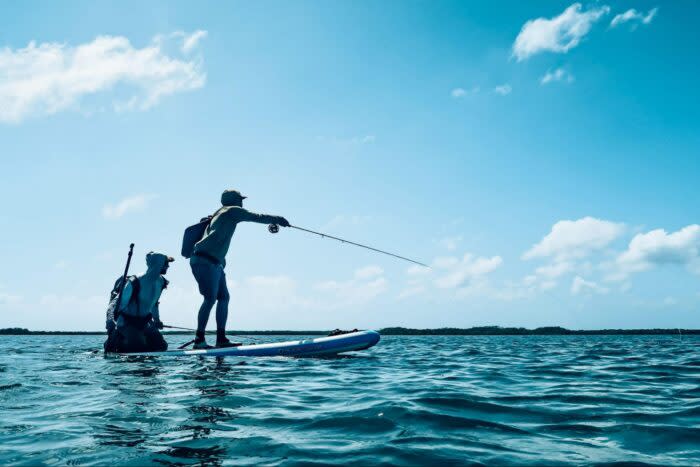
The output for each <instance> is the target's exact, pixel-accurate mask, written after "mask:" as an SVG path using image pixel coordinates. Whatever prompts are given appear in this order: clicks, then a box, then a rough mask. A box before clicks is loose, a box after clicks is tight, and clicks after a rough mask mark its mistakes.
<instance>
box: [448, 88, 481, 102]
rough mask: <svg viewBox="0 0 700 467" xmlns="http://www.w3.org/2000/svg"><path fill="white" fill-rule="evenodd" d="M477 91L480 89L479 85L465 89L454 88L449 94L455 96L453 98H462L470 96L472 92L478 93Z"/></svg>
mask: <svg viewBox="0 0 700 467" xmlns="http://www.w3.org/2000/svg"><path fill="white" fill-rule="evenodd" d="M479 91H481V88H480V87H479V86H474V87H473V88H471V89H469V90H467V89H464V88H454V89H453V90H452V91H451V92H450V95H451V96H452V97H453V98H455V99H462V98H465V97H467V96H472V95H474V94H478V93H479Z"/></svg>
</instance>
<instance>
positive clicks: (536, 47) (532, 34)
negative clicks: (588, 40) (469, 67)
mask: <svg viewBox="0 0 700 467" xmlns="http://www.w3.org/2000/svg"><path fill="white" fill-rule="evenodd" d="M609 12H610V7H608V6H606V5H603V6H600V7H593V8H591V9H590V10H587V11H582V9H581V4H580V3H574V4H573V5H571V6H570V7H568V8H567V9H566V10H564V12H563V13H562V14H560V15H559V16H555V17H553V18H549V19H548V18H537V19H533V20H529V21H527V22H526V23H525V24H524V25H523V27H522V29H521V30H520V33H519V34H518V37H516V39H515V42H514V43H513V55H514V56H515V57H516V58H517V59H518V61H522V60H525V59H527V58H529V57H531V56H532V55H535V54H537V53H540V52H556V53H566V52H568V51H569V50H570V49H572V48H574V47H576V46H577V45H578V44H579V43H580V42H581V39H582V38H583V37H584V36H585V35H586V34H588V32H589V31H590V30H591V27H592V26H593V24H594V23H595V22H596V21H598V20H599V19H600V18H602V17H603V16H604V15H606V14H608V13H609Z"/></svg>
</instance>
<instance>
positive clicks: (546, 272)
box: [535, 261, 574, 279]
mask: <svg viewBox="0 0 700 467" xmlns="http://www.w3.org/2000/svg"><path fill="white" fill-rule="evenodd" d="M573 269H574V265H573V263H570V262H569V261H559V262H555V263H552V264H547V265H545V266H540V267H539V268H537V269H535V274H536V275H537V276H541V277H548V278H551V279H553V278H556V277H560V276H563V275H564V274H566V273H567V272H570V271H571V270H573Z"/></svg>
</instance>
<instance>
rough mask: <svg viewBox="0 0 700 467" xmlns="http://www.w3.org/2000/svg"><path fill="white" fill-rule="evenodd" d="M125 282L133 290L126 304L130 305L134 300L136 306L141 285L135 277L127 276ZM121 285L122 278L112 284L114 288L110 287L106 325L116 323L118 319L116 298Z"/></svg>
mask: <svg viewBox="0 0 700 467" xmlns="http://www.w3.org/2000/svg"><path fill="white" fill-rule="evenodd" d="M126 280H127V281H129V282H131V287H132V288H133V290H132V291H131V298H130V299H129V303H128V304H129V305H130V304H131V303H132V302H133V301H134V300H136V304H137V306H138V297H139V293H140V292H141V283H140V282H139V278H138V277H136V276H129V277H127V278H126ZM121 283H122V278H121V276H120V277H118V278H117V280H116V281H115V282H114V287H112V291H111V292H110V293H109V304H108V305H107V322H108V323H109V322H112V321H116V320H117V319H118V318H119V309H118V308H119V307H118V306H117V298H118V296H119V288H120V287H121ZM125 287H126V285H125Z"/></svg>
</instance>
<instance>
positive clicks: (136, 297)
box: [129, 276, 141, 316]
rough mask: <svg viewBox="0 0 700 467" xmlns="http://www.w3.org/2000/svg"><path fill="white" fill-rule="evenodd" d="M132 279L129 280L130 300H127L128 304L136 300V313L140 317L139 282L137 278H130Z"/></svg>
mask: <svg viewBox="0 0 700 467" xmlns="http://www.w3.org/2000/svg"><path fill="white" fill-rule="evenodd" d="M132 277H133V279H131V287H133V289H134V290H133V291H132V292H131V299H130V300H129V303H131V302H133V301H134V300H136V313H137V314H138V315H139V316H141V300H139V293H140V292H141V282H140V281H139V278H138V277H137V276H132Z"/></svg>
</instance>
